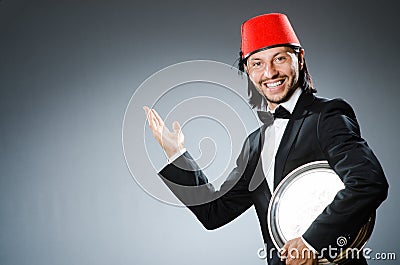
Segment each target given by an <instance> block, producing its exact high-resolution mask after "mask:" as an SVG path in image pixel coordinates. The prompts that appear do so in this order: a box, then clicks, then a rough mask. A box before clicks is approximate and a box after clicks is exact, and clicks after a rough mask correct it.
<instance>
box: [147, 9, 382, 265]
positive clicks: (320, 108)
mask: <svg viewBox="0 0 400 265" xmlns="http://www.w3.org/2000/svg"><path fill="white" fill-rule="evenodd" d="M240 54H241V58H240V63H239V68H240V69H242V70H243V71H245V72H246V74H247V76H248V78H249V80H250V81H251V82H249V95H250V100H249V102H250V104H251V105H253V106H254V107H258V108H260V109H265V108H266V109H267V110H268V112H270V113H271V114H268V113H265V112H259V113H260V119H262V120H264V119H265V117H266V116H267V117H268V115H269V117H272V116H271V115H273V116H274V117H275V120H273V121H272V122H271V119H269V120H270V123H266V124H265V125H264V126H262V127H261V128H259V129H258V130H256V131H254V132H253V133H251V134H250V135H249V136H248V137H247V139H246V141H245V144H244V146H243V149H242V151H241V153H240V155H239V157H238V159H237V166H236V167H235V168H234V169H233V171H232V172H231V173H230V175H229V176H228V178H227V180H226V182H225V183H224V184H223V185H222V186H221V189H220V191H214V189H213V187H211V186H210V185H208V184H207V183H208V181H207V178H206V177H205V175H204V174H203V173H202V172H201V170H199V168H198V166H197V164H196V163H195V162H194V161H193V159H192V158H191V156H190V155H189V153H188V152H186V150H185V149H184V136H183V134H182V132H181V129H180V125H179V123H178V122H174V123H173V131H172V132H170V131H169V130H168V129H167V128H166V126H165V125H164V122H163V120H162V119H161V118H160V116H159V115H158V114H157V112H156V111H155V110H153V109H149V108H148V107H144V109H145V111H146V115H147V117H148V121H149V126H150V128H151V129H152V131H153V134H154V136H155V138H156V139H157V141H158V142H159V143H160V145H161V146H162V147H163V149H164V151H165V152H166V154H167V155H168V157H169V158H170V160H171V161H173V162H171V163H170V164H169V165H167V166H166V167H164V168H163V169H162V170H161V171H160V173H159V175H160V176H161V177H162V178H163V179H164V181H165V182H166V184H167V185H168V186H169V187H170V188H171V190H172V191H174V193H175V194H176V195H177V197H178V198H179V199H180V200H182V201H183V202H184V203H185V204H186V205H188V208H189V209H190V210H191V211H192V212H193V213H194V214H195V215H196V216H197V218H198V219H199V220H200V222H201V223H202V224H203V225H204V226H205V227H206V228H207V229H215V228H217V227H220V226H222V225H224V224H226V223H229V222H230V221H231V220H233V219H235V218H236V217H237V216H239V215H240V214H242V213H243V212H244V211H246V210H247V209H248V208H249V207H250V206H252V205H254V206H255V209H256V212H257V215H258V219H259V222H260V227H261V231H262V235H263V238H264V242H265V244H266V246H267V253H273V255H272V256H269V255H267V259H268V263H269V264H285V263H286V264H314V263H315V262H316V259H315V256H313V255H297V256H293V255H289V253H291V251H292V250H297V252H298V253H307V251H312V252H315V253H316V254H321V255H322V256H324V257H325V258H327V259H328V260H330V261H332V260H333V257H332V256H331V255H329V253H328V252H323V250H324V249H328V248H337V249H338V248H340V247H346V246H343V245H338V242H337V239H338V238H340V237H345V238H346V239H347V241H348V242H352V240H353V239H354V238H355V237H356V235H357V232H358V231H359V229H360V227H361V226H362V225H363V224H365V223H366V221H367V220H368V218H369V217H370V216H371V214H373V213H374V212H375V210H376V209H377V207H378V206H379V205H380V204H381V203H382V201H383V200H385V199H386V196H387V190H388V184H387V181H386V178H385V176H384V173H383V170H382V168H381V166H380V164H379V162H378V160H377V158H376V157H375V155H374V154H373V152H372V151H371V149H370V148H369V147H368V145H367V143H366V141H365V140H364V139H362V138H361V136H360V128H359V125H358V123H357V120H356V117H355V114H354V112H353V110H352V108H351V107H350V106H349V105H348V104H347V103H346V102H345V101H343V100H341V99H334V100H328V99H323V98H318V97H315V96H314V95H313V93H315V92H316V91H315V89H314V88H313V86H312V81H311V77H310V75H309V73H308V70H307V67H306V64H305V59H304V49H303V48H302V47H301V45H300V42H299V41H298V38H297V36H296V34H295V32H294V30H293V28H292V26H291V25H290V22H289V20H288V18H287V17H286V16H285V15H283V14H266V15H261V16H257V17H254V18H252V19H249V20H247V21H245V22H244V23H243V24H242V45H241V53H240ZM282 113H283V115H282ZM266 120H268V119H266ZM320 160H327V161H328V162H329V165H330V166H331V167H332V169H333V170H334V171H335V172H336V173H337V174H338V175H339V176H340V178H341V179H342V181H343V183H344V185H345V188H344V189H343V190H341V191H339V192H338V194H337V195H336V197H335V199H334V200H333V201H332V203H331V204H329V205H328V206H327V207H326V209H325V210H324V211H323V212H322V213H321V214H320V215H319V216H318V217H317V218H316V219H315V220H314V222H313V223H312V224H311V225H310V227H309V228H308V229H307V231H306V232H305V233H304V234H303V235H302V237H299V238H295V239H292V240H289V241H288V242H287V243H286V244H285V246H284V247H283V249H282V251H281V253H277V252H271V251H270V250H271V249H272V248H273V244H272V241H271V238H270V235H269V233H268V229H267V223H266V222H267V220H266V219H267V218H266V217H267V208H268V202H269V200H270V198H271V193H272V191H273V190H274V189H275V188H276V186H277V185H278V183H279V182H280V181H281V180H282V179H283V178H284V177H285V176H286V175H287V174H288V173H289V172H291V171H292V170H294V169H296V168H297V167H299V166H301V165H304V164H306V163H309V162H313V161H320ZM257 179H260V181H254V180H257ZM171 183H175V184H178V185H183V186H202V187H203V189H202V190H201V193H205V194H207V193H208V194H214V193H218V192H220V193H221V194H222V196H219V197H216V199H214V200H212V201H209V202H206V203H203V204H199V205H195V204H190V203H189V201H188V200H189V199H188V196H186V195H187V194H186V195H185V194H184V193H180V192H179V190H178V189H177V188H176V187H174V185H173V184H171ZM232 183H234V185H231V184H232ZM226 187H229V189H228V188H226ZM298 196H301V194H299V195H298ZM304 250H306V251H304ZM279 254H280V255H279ZM348 264H366V260H365V259H364V257H362V256H361V257H355V258H354V259H353V260H351V261H349V263H348Z"/></svg>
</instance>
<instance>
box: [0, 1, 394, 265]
mask: <svg viewBox="0 0 400 265" xmlns="http://www.w3.org/2000/svg"><path fill="white" fill-rule="evenodd" d="M394 3H395V2H394V1H372V2H366V1H319V0H318V1H317V0H315V1H309V0H307V1H255V0H250V1H227V0H220V1H211V0H206V1H177V0H174V1H159V2H155V1H142V2H139V3H137V2H135V1H122V0H116V1H102V0H98V1H94V0H92V1H90V0H80V1H76V0H69V1H44V0H42V1H41V0H38V1H21V0H13V1H11V0H2V1H0V89H1V95H0V150H1V156H0V264H4V265H11V264H18V265H23V264H30V265H32V264H263V261H262V260H259V259H258V258H257V255H256V251H257V249H258V248H259V247H261V246H262V240H261V235H260V231H259V227H258V221H257V218H256V216H255V212H254V210H250V211H247V212H246V213H245V214H244V215H242V216H241V217H239V218H238V219H237V220H235V221H233V222H232V223H230V224H228V225H227V226H225V227H223V228H221V229H218V230H216V231H205V229H204V228H202V227H201V226H200V224H199V223H198V221H197V220H196V219H195V218H194V217H193V215H191V214H190V212H189V211H188V210H187V209H185V208H181V207H173V206H170V205H166V204H163V203H161V202H159V201H157V200H155V199H154V198H152V197H151V196H149V195H148V194H146V193H145V192H144V191H143V190H142V189H141V188H140V187H139V186H138V185H137V183H136V182H135V181H134V180H133V178H132V177H131V175H130V173H129V170H128V168H127V166H126V164H125V160H124V156H123V151H122V144H121V131H122V121H123V115H124V111H125V108H126V106H127V104H128V102H129V99H130V97H131V96H132V94H133V92H134V91H135V89H136V88H137V87H138V86H139V85H140V84H141V83H142V82H143V81H144V80H145V79H146V78H147V77H149V76H150V75H151V74H153V73H154V72H156V71H158V70H160V69H162V68H164V67H166V66H168V65H171V64H173V63H177V62H181V61H185V60H193V59H210V60H217V61H221V62H224V63H227V64H233V63H234V62H235V60H236V58H237V55H238V52H239V45H240V24H241V23H242V22H243V21H244V20H246V19H248V18H250V17H252V16H255V15H258V14H262V13H266V12H284V13H286V14H288V15H289V17H290V19H291V21H292V23H293V25H294V28H295V30H296V32H297V34H298V36H299V38H300V41H301V42H302V44H303V46H304V47H305V49H306V57H307V60H308V65H309V69H310V71H311V73H312V75H313V77H314V81H315V83H316V86H317V87H318V88H319V95H320V96H326V97H342V98H345V99H346V100H347V101H348V102H350V103H351V104H352V106H353V107H354V109H355V111H356V113H357V115H358V119H359V122H360V124H361V128H362V133H363V136H364V137H365V138H366V139H367V140H368V143H369V145H370V146H371V147H372V148H373V150H374V151H375V153H376V155H377V156H378V158H379V159H380V161H381V163H382V165H383V167H384V170H385V173H386V175H387V178H388V180H389V182H390V185H391V186H390V195H389V198H388V199H387V200H386V201H385V202H384V204H383V205H382V206H381V207H380V208H379V211H378V217H377V224H376V227H375V230H374V233H373V235H372V238H371V240H370V241H369V243H368V246H369V247H370V248H372V249H373V250H374V251H375V252H396V254H397V256H398V255H400V249H399V245H398V239H397V237H398V235H399V232H398V224H399V221H400V220H399V214H398V207H397V206H396V205H398V202H399V200H400V198H399V196H400V195H399V194H400V192H399V180H398V178H397V174H398V172H400V163H399V159H398V149H399V144H398V139H397V137H396V136H395V135H397V134H398V133H397V131H398V129H399V122H398V121H399V119H398V113H399V110H400V109H399V104H398V102H397V100H398V97H399V95H400V94H399V92H398V87H397V86H398V74H399V66H398V60H399V59H400V58H399V56H398V51H397V50H398V43H399V36H398V29H397V25H398V20H397V17H398V14H397V13H396V9H395V8H394ZM187 137H189V136H187ZM240 141H242V140H240ZM370 264H397V262H396V261H381V262H378V261H371V262H370Z"/></svg>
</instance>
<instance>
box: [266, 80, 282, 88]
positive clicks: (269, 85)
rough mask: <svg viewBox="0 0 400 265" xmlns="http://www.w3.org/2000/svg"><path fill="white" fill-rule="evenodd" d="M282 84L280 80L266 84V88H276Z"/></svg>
mask: <svg viewBox="0 0 400 265" xmlns="http://www.w3.org/2000/svg"><path fill="white" fill-rule="evenodd" d="M281 84H282V80H281V81H278V82H275V83H267V84H266V85H267V87H277V86H279V85H281Z"/></svg>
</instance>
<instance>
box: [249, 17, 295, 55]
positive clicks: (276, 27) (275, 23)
mask: <svg viewBox="0 0 400 265" xmlns="http://www.w3.org/2000/svg"><path fill="white" fill-rule="evenodd" d="M285 45H287V46H296V47H301V45H300V42H299V40H298V39H297V37H296V34H295V32H294V30H293V28H292V26H291V25H290V22H289V19H288V18H287V16H286V15H284V14H279V13H272V14H265V15H260V16H257V17H253V18H251V19H249V20H247V21H245V22H244V23H243V24H242V47H241V57H242V58H241V59H247V58H248V57H249V56H250V55H252V54H253V53H256V52H259V51H261V50H266V49H269V48H272V47H276V46H285Z"/></svg>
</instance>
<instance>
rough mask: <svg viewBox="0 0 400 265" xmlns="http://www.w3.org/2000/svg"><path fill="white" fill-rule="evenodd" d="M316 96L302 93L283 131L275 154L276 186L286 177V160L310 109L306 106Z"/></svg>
mask: <svg viewBox="0 0 400 265" xmlns="http://www.w3.org/2000/svg"><path fill="white" fill-rule="evenodd" d="M314 99H315V97H314V95H312V94H306V93H304V92H303V93H302V94H301V96H300V98H299V100H298V101H297V104H296V107H295V109H294V111H293V114H292V118H291V119H290V121H289V122H288V125H287V126H286V129H285V132H284V133H283V136H282V140H281V143H280V144H279V148H278V151H277V153H276V156H275V169H274V188H276V186H277V185H278V184H279V182H280V181H281V180H282V179H283V178H284V177H285V176H283V170H284V168H285V164H286V160H287V158H288V155H289V151H290V149H291V147H292V145H293V143H294V141H295V139H296V137H297V135H298V133H299V131H300V128H301V126H302V125H303V122H304V119H305V118H306V117H307V114H308V110H307V109H306V107H307V106H308V105H310V104H311V103H312V102H313V101H314Z"/></svg>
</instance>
